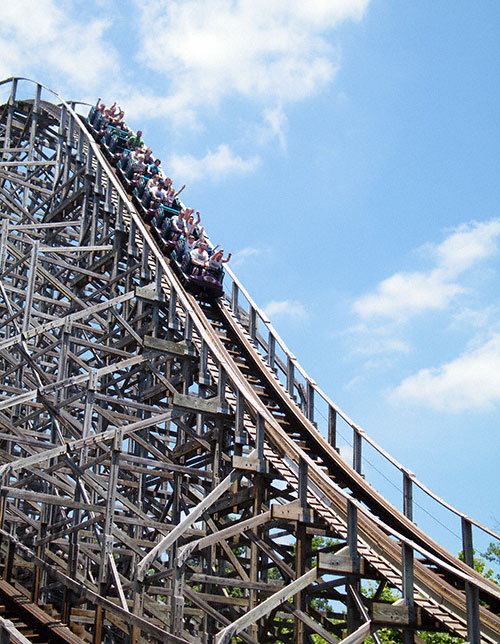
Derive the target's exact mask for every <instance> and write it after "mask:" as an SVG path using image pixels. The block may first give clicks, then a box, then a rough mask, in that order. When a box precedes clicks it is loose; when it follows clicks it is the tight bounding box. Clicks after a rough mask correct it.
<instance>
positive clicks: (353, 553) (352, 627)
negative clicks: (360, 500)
mask: <svg viewBox="0 0 500 644" xmlns="http://www.w3.org/2000/svg"><path fill="white" fill-rule="evenodd" d="M347 547H348V549H349V556H350V558H351V561H352V570H353V573H354V574H353V575H347V576H346V582H347V584H346V595H347V597H346V608H347V630H348V632H349V633H354V632H355V631H356V630H357V629H358V628H359V626H360V624H361V620H360V615H359V610H358V607H357V605H356V602H355V601H354V599H353V597H352V594H351V593H349V591H348V587H349V586H352V587H353V588H354V589H355V591H356V592H359V590H360V580H359V572H360V559H359V555H358V509H357V507H356V506H355V505H354V503H352V501H348V502H347Z"/></svg>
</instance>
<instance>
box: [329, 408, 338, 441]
mask: <svg viewBox="0 0 500 644" xmlns="http://www.w3.org/2000/svg"><path fill="white" fill-rule="evenodd" d="M328 442H329V443H330V445H331V446H332V447H333V448H335V449H336V448H337V412H336V411H335V409H334V408H333V407H332V406H331V405H329V406H328Z"/></svg>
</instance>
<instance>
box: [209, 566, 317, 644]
mask: <svg viewBox="0 0 500 644" xmlns="http://www.w3.org/2000/svg"><path fill="white" fill-rule="evenodd" d="M317 574H318V571H317V569H316V568H312V569H311V570H309V571H308V572H306V573H305V574H304V575H302V576H301V577H299V578H298V579H296V580H295V581H293V582H292V583H291V584H289V585H288V586H286V587H285V588H283V589H282V590H280V591H278V592H277V593H274V595H271V597H269V598H268V599H266V600H264V601H263V602H262V603H261V604H259V605H258V606H256V607H255V608H253V609H252V610H251V611H249V612H248V613H246V614H245V615H243V616H242V617H239V618H238V619H237V620H236V621H234V622H233V623H232V624H231V625H229V626H226V628H224V629H222V630H221V631H219V632H218V633H217V636H216V638H215V642H216V644H228V642H230V641H231V640H232V638H233V637H234V636H235V635H238V634H239V633H241V631H243V630H244V629H245V628H247V627H248V626H250V625H251V624H254V623H255V622H257V621H258V620H259V619H261V618H262V617H264V616H265V615H267V614H269V613H270V612H271V611H272V610H273V609H274V608H277V607H278V606H280V604H282V603H283V602H285V601H287V600H288V599H290V597H293V596H294V595H295V594H296V593H298V592H300V591H301V590H302V589H303V588H306V587H307V586H309V585H310V584H312V583H313V582H314V581H316V579H317Z"/></svg>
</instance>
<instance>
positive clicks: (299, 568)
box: [293, 458, 310, 644]
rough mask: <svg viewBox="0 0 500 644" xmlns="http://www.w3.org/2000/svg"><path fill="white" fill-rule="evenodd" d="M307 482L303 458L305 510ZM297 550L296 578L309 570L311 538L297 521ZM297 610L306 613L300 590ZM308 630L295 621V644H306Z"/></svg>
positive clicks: (301, 474)
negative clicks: (308, 560) (308, 559)
mask: <svg viewBox="0 0 500 644" xmlns="http://www.w3.org/2000/svg"><path fill="white" fill-rule="evenodd" d="M307 480H308V465H307V461H305V460H304V459H303V458H301V459H300V461H299V481H298V484H299V490H298V493H299V504H300V507H301V508H302V509H303V510H306V509H307ZM296 526H297V527H296V539H297V541H296V548H295V556H296V559H295V578H296V579H299V578H300V577H302V576H303V575H304V574H305V572H306V568H307V556H308V547H309V544H310V538H308V535H307V525H306V524H305V523H303V522H302V521H297V524H296ZM295 608H296V609H297V610H298V611H301V612H303V613H305V612H306V597H305V595H304V593H303V592H302V591H301V590H299V592H298V593H297V594H296V595H295ZM307 633H308V628H307V626H306V624H305V623H304V622H303V621H302V620H300V619H296V620H295V625H294V638H293V641H294V644H306V642H307Z"/></svg>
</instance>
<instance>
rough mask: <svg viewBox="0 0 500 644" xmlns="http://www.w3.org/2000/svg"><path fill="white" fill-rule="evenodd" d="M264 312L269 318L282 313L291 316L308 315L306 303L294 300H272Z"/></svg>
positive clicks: (302, 316) (303, 316) (301, 316)
mask: <svg viewBox="0 0 500 644" xmlns="http://www.w3.org/2000/svg"><path fill="white" fill-rule="evenodd" d="M264 312H265V314H266V315H267V316H268V317H269V318H273V317H278V316H280V315H282V316H286V317H289V318H296V319H297V318H305V317H306V316H307V312H306V309H305V308H304V305H303V304H301V303H300V302H296V301H294V300H282V301H277V300H272V301H271V302H269V304H267V305H266V306H265V307H264Z"/></svg>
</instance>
